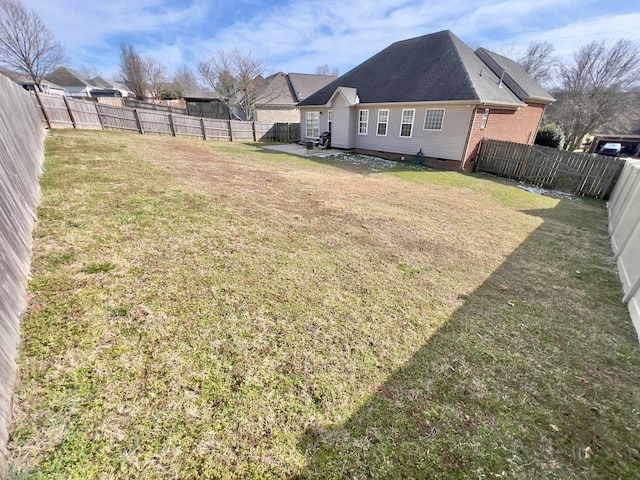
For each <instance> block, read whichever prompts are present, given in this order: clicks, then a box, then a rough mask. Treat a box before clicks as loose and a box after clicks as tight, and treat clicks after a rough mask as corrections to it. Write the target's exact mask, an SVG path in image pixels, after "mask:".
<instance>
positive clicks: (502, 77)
mask: <svg viewBox="0 0 640 480" xmlns="http://www.w3.org/2000/svg"><path fill="white" fill-rule="evenodd" d="M505 73H507V69H506V68H503V69H502V75H500V83H498V86H499V87H500V88H502V80H504V74H505Z"/></svg>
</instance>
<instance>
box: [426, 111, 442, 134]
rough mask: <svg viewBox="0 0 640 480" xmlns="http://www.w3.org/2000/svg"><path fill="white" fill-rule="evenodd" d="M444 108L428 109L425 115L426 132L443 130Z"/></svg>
mask: <svg viewBox="0 0 640 480" xmlns="http://www.w3.org/2000/svg"><path fill="white" fill-rule="evenodd" d="M443 123H444V108H428V109H427V111H426V112H425V114H424V129H425V130H442V124H443Z"/></svg>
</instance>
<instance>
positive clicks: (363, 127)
mask: <svg viewBox="0 0 640 480" xmlns="http://www.w3.org/2000/svg"><path fill="white" fill-rule="evenodd" d="M368 126H369V110H360V113H359V116H358V134H359V135H366V134H367V127H368Z"/></svg>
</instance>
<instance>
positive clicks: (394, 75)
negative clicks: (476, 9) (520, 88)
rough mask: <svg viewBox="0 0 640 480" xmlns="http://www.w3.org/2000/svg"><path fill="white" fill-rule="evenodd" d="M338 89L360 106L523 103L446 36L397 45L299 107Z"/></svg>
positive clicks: (323, 101)
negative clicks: (348, 91) (351, 92)
mask: <svg viewBox="0 0 640 480" xmlns="http://www.w3.org/2000/svg"><path fill="white" fill-rule="evenodd" d="M338 87H350V88H356V89H357V94H358V96H359V98H360V102H361V103H363V104H368V103H401V102H402V103H415V102H450V101H468V102H474V103H484V104H489V105H501V106H505V107H511V108H517V107H519V106H523V105H524V103H523V102H522V100H521V99H520V98H518V96H516V95H515V94H514V93H513V92H512V91H511V90H510V89H509V88H503V86H502V85H501V84H500V78H499V77H498V76H497V75H496V74H495V73H494V72H493V70H491V69H490V68H489V67H488V66H487V65H486V64H485V63H484V62H483V61H482V60H481V58H480V57H479V56H478V55H476V54H475V53H474V51H473V50H472V49H471V48H470V47H469V46H467V45H466V44H465V43H464V42H462V40H460V39H459V38H458V37H457V36H455V35H454V34H453V33H452V32H451V31H449V30H444V31H442V32H437V33H432V34H429V35H424V36H422V37H417V38H412V39H409V40H403V41H399V42H396V43H394V44H392V45H390V46H389V47H387V48H385V49H384V50H382V51H381V52H379V53H378V54H376V55H374V56H373V57H371V58H370V59H368V60H366V61H365V62H363V63H362V64H360V65H358V66H357V67H355V68H354V69H352V70H350V71H349V72H347V73H345V74H344V75H342V76H341V77H339V78H338V79H336V80H334V81H333V82H331V83H330V84H329V85H327V86H326V87H324V88H322V89H320V90H319V91H318V92H316V93H315V94H313V95H311V96H310V97H308V98H307V99H305V100H303V101H302V102H300V103H299V105H300V106H311V105H325V104H326V103H327V102H328V100H329V98H330V97H331V96H332V95H333V94H334V92H335V91H336V89H337V88H338Z"/></svg>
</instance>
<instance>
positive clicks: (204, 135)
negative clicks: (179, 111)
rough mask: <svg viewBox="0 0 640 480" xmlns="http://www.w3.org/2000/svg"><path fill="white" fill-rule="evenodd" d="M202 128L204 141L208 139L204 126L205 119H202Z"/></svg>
mask: <svg viewBox="0 0 640 480" xmlns="http://www.w3.org/2000/svg"><path fill="white" fill-rule="evenodd" d="M200 126H201V127H202V138H203V140H206V139H207V129H206V128H205V126H204V118H201V119H200Z"/></svg>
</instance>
